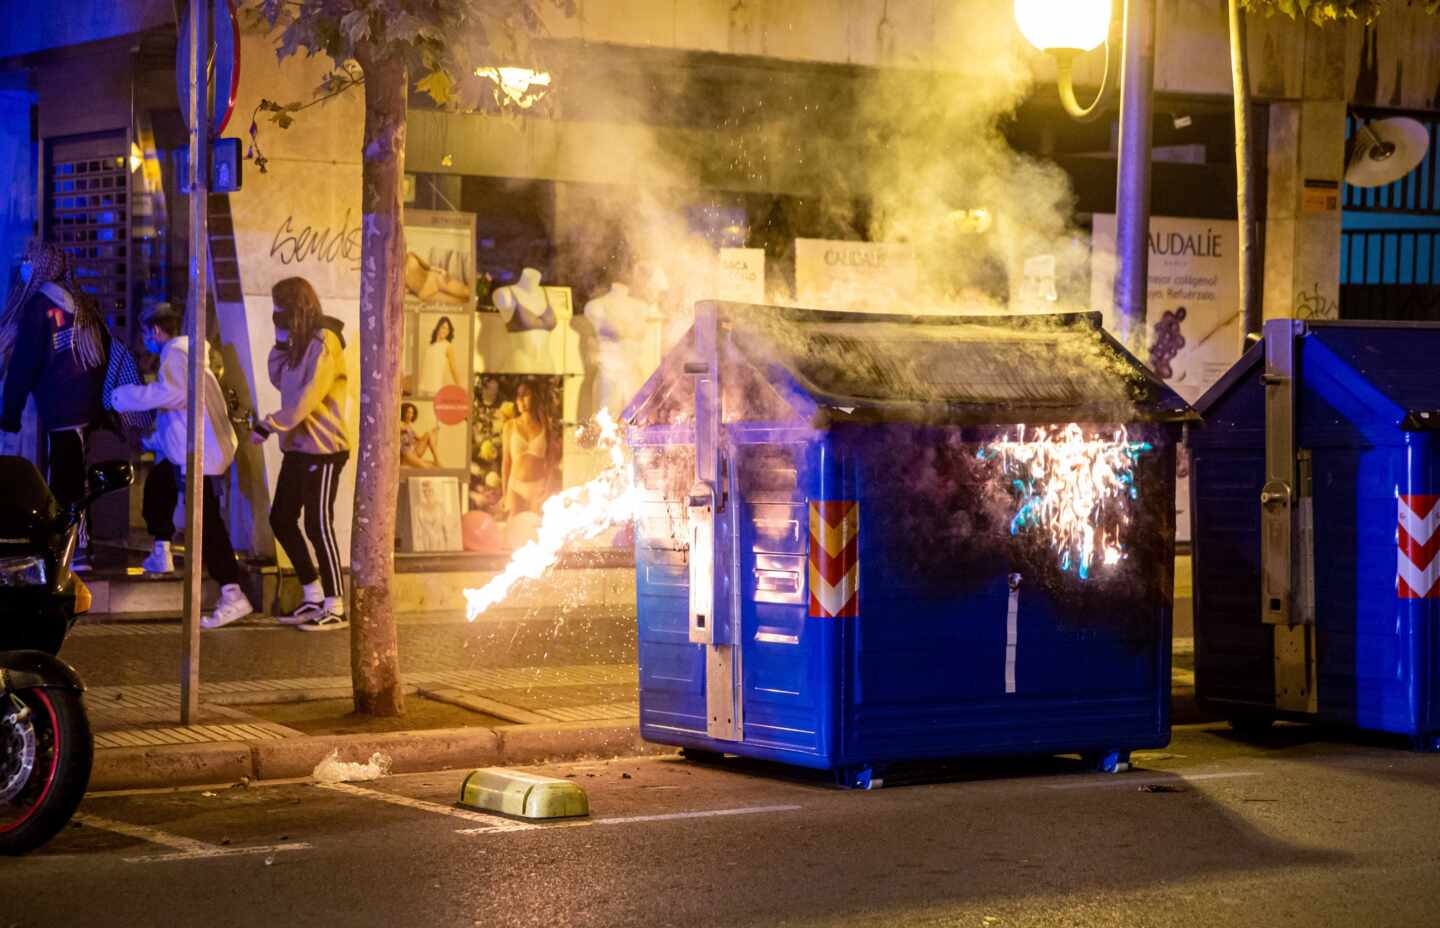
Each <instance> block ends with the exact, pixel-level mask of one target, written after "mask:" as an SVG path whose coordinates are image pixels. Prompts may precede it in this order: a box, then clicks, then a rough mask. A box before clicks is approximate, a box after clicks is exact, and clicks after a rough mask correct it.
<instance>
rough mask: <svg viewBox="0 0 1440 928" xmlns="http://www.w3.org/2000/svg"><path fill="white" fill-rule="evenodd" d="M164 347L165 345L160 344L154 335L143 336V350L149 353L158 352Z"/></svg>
mask: <svg viewBox="0 0 1440 928" xmlns="http://www.w3.org/2000/svg"><path fill="white" fill-rule="evenodd" d="M164 347H165V346H164V345H162V344H160V341H159V339H157V338H156V337H155V336H153V335H146V336H145V350H146V351H148V352H150V353H151V354H159V353H160V351H161V349H163V348H164Z"/></svg>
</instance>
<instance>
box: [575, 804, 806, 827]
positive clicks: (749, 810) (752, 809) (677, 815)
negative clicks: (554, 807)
mask: <svg viewBox="0 0 1440 928" xmlns="http://www.w3.org/2000/svg"><path fill="white" fill-rule="evenodd" d="M799 808H800V806H745V807H743V808H739V809H707V810H705V811H702V812H670V813H668V814H665V815H630V816H626V817H623V818H597V819H595V821H594V824H596V825H632V824H635V823H636V822H668V821H673V820H675V819H685V818H713V817H715V816H718V815H758V814H760V813H763V812H794V811H795V810H797V809H799Z"/></svg>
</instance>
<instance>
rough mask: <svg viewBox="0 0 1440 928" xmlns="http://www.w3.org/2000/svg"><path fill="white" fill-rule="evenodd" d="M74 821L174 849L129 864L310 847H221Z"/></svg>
mask: <svg viewBox="0 0 1440 928" xmlns="http://www.w3.org/2000/svg"><path fill="white" fill-rule="evenodd" d="M75 821H77V822H79V823H80V824H82V825H86V826H88V827H90V828H99V829H100V830H101V831H109V832H113V833H115V834H117V835H125V836H126V837H128V838H139V839H140V840H141V841H147V842H149V843H150V844H158V845H160V846H161V847H168V848H171V849H172V851H173V852H174V853H171V854H147V855H144V856H141V857H126V858H125V862H126V863H131V864H151V863H159V862H162V861H171V860H205V859H208V858H211V857H241V856H246V855H253V854H277V853H281V852H284V851H303V850H307V849H309V847H310V845H308V844H305V843H303V842H293V843H290V844H262V845H256V846H252V847H223V846H221V845H218V844H207V843H205V842H204V841H196V840H195V839H194V838H184V837H181V836H180V835H172V834H170V832H168V831H161V830H160V829H158V828H151V827H149V826H148V825H131V824H130V823H128V822H117V821H114V820H113V819H108V818H100V817H99V816H95V815H77V816H75Z"/></svg>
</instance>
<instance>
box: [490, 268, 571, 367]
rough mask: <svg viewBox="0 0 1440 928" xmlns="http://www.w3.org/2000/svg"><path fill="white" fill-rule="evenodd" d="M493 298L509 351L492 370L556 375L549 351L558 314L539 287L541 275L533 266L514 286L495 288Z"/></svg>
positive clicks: (522, 274)
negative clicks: (505, 333)
mask: <svg viewBox="0 0 1440 928" xmlns="http://www.w3.org/2000/svg"><path fill="white" fill-rule="evenodd" d="M493 299H494V302H495V308H496V309H498V310H500V319H501V321H502V322H503V323H504V324H505V330H506V332H507V333H509V334H508V336H507V337H502V338H501V339H500V340H501V341H502V342H503V343H504V344H505V346H506V349H507V350H506V351H505V353H504V357H503V358H501V359H499V363H498V364H497V365H495V366H494V367H493V368H491V369H492V370H493V371H496V372H506V373H529V374H553V373H555V370H554V366H555V365H554V361H553V359H552V358H551V352H550V332H551V330H553V329H554V328H555V325H556V321H555V311H554V310H553V309H552V308H551V307H550V299H549V297H548V296H547V295H546V293H545V289H544V288H543V287H541V286H540V272H539V271H537V270H536V269H535V268H533V267H527V268H525V269H524V270H522V271H521V272H520V279H519V280H518V281H516V282H515V283H514V284H511V285H510V286H508V287H500V288H498V289H496V290H495V292H494V295H493Z"/></svg>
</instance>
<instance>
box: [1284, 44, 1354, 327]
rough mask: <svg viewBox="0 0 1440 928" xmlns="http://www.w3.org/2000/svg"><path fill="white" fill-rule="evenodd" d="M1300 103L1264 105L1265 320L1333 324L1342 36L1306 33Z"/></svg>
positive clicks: (1341, 162)
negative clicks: (1266, 130)
mask: <svg viewBox="0 0 1440 928" xmlns="http://www.w3.org/2000/svg"><path fill="white" fill-rule="evenodd" d="M1304 48H1305V72H1304V80H1303V89H1302V93H1301V97H1300V99H1298V100H1285V101H1277V102H1275V103H1272V104H1271V105H1270V136H1269V156H1268V159H1267V160H1268V165H1267V166H1266V169H1267V170H1268V171H1269V176H1268V180H1269V184H1268V187H1269V192H1268V196H1267V200H1266V218H1265V318H1266V319H1274V318H1280V317H1287V316H1298V317H1302V318H1312V319H1333V318H1335V317H1336V316H1337V315H1338V314H1339V307H1340V181H1341V178H1342V176H1343V175H1344V173H1345V86H1344V84H1345V81H1344V77H1345V73H1344V71H1345V65H1344V62H1345V30H1344V29H1319V28H1317V27H1315V26H1308V25H1307V26H1306V27H1305V44H1304Z"/></svg>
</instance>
